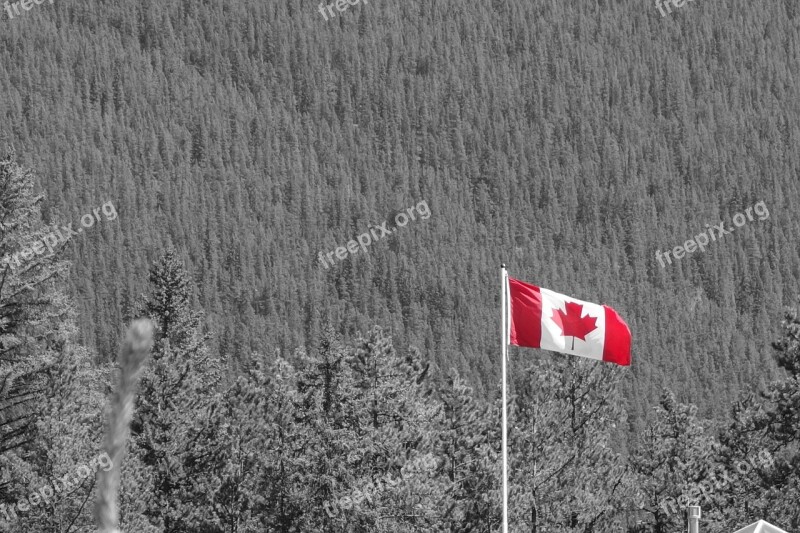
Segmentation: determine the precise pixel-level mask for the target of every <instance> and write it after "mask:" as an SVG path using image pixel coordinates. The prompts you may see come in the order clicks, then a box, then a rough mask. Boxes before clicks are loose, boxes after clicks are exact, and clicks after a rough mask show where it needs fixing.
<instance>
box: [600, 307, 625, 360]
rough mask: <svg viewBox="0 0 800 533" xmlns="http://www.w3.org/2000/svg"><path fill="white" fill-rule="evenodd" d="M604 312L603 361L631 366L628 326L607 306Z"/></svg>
mask: <svg viewBox="0 0 800 533" xmlns="http://www.w3.org/2000/svg"><path fill="white" fill-rule="evenodd" d="M603 308H604V309H605V310H606V338H605V342H604V343H603V361H605V362H607V363H616V364H618V365H622V366H630V364H631V330H630V329H629V328H628V324H626V323H625V321H624V320H622V318H621V317H620V316H619V315H618V314H617V312H616V311H614V310H613V309H611V308H610V307H609V306H607V305H604V306H603Z"/></svg>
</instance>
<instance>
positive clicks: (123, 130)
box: [0, 0, 800, 418]
mask: <svg viewBox="0 0 800 533" xmlns="http://www.w3.org/2000/svg"><path fill="white" fill-rule="evenodd" d="M797 9H798V8H797V5H796V3H795V2H794V0H785V1H776V0H769V1H767V2H765V3H762V4H759V5H758V6H754V5H753V4H752V3H750V2H744V1H743V0H704V1H702V2H694V3H692V4H689V5H688V6H686V7H684V8H681V9H680V10H675V12H674V13H672V15H670V16H669V17H666V18H664V17H661V16H660V15H659V13H658V10H657V9H655V8H654V7H653V6H652V5H650V4H648V3H643V2H634V1H630V0H625V1H597V2H528V1H522V0H508V1H503V2H500V1H492V2H477V3H471V4H464V3H463V2H459V1H456V0H444V1H443V0H431V1H426V2H418V1H412V2H385V1H380V0H373V1H370V2H369V3H368V4H360V5H357V6H353V7H350V8H349V9H348V11H347V12H344V13H341V14H340V15H339V16H338V17H336V18H334V19H331V20H329V21H327V22H326V21H325V20H324V19H323V17H322V16H321V15H320V13H319V12H318V10H317V5H316V4H315V3H313V2H310V1H297V0H290V1H285V0H270V1H269V2H254V1H251V0H244V1H240V2H204V1H192V2H190V1H167V2H156V1H154V0H145V1H142V2H135V3H130V2H125V3H123V2H118V1H92V2H88V3H87V2H71V1H61V0H59V1H58V2H55V3H54V4H52V5H51V4H50V3H44V4H43V5H37V6H35V9H32V10H31V11H29V12H24V13H23V15H22V16H20V17H17V18H14V19H13V20H9V19H7V18H3V19H2V21H1V22H2V24H1V25H0V50H2V56H3V60H2V64H0V94H1V95H2V98H0V137H1V138H2V140H3V141H5V142H6V143H8V144H10V145H13V147H14V148H15V150H16V152H17V158H18V161H19V162H20V163H21V164H23V165H24V166H27V167H31V168H32V169H33V171H34V175H35V178H36V182H37V185H38V187H40V189H41V190H42V191H43V192H44V194H45V195H46V200H45V202H44V204H43V210H42V211H43V217H44V220H45V221H47V222H52V223H59V224H66V223H67V222H71V221H77V220H78V219H79V217H80V216H81V215H83V214H85V213H90V212H91V209H93V208H94V207H96V206H99V205H101V204H102V203H103V202H107V201H113V202H114V205H115V206H116V209H117V211H118V213H119V218H118V219H117V220H116V221H113V222H103V223H102V224H98V227H96V228H94V229H93V230H91V231H89V230H87V231H86V232H85V233H83V234H82V235H80V236H77V237H75V238H73V239H72V242H70V243H69V244H68V245H67V251H66V253H67V257H68V258H70V259H72V260H73V261H74V262H73V266H72V275H71V278H70V284H71V286H70V292H71V293H72V295H73V296H74V298H75V300H76V303H77V324H78V330H79V331H80V335H81V336H82V339H83V342H84V344H86V345H87V346H90V347H92V348H95V349H96V350H97V352H98V354H99V357H100V358H101V359H102V360H110V359H112V358H113V354H114V353H115V350H116V348H115V346H116V343H117V340H118V338H119V334H120V333H121V328H122V324H124V323H125V320H124V319H126V318H130V316H132V315H131V311H130V309H133V308H134V307H135V304H136V302H137V301H139V300H140V295H141V293H143V292H145V289H146V284H147V277H146V275H145V274H144V273H145V272H146V270H147V267H148V266H149V265H150V264H151V263H152V261H153V260H155V259H156V258H157V257H159V256H160V255H161V254H162V253H163V252H164V250H166V249H167V248H168V247H169V246H174V247H175V248H176V249H177V250H178V251H179V254H180V256H181V257H182V258H183V260H184V261H185V262H186V265H187V268H188V270H189V272H191V275H192V277H193V279H194V282H195V283H196V286H197V289H198V290H197V294H198V299H197V301H196V302H195V303H196V304H197V306H198V307H199V308H202V309H203V310H204V311H205V312H206V322H207V324H208V326H209V327H210V328H211V330H212V331H213V333H214V340H213V341H212V342H213V343H214V349H213V351H214V352H215V353H218V354H219V357H220V359H221V360H222V361H224V363H225V365H226V368H227V369H228V370H227V371H228V375H232V373H233V372H234V371H235V370H236V369H238V368H241V367H242V366H243V365H244V366H247V365H249V364H250V362H251V361H253V360H254V358H255V359H258V358H260V357H261V356H262V355H263V356H266V357H267V359H271V358H273V357H274V356H276V355H284V356H286V355H288V354H290V353H292V352H293V351H294V350H296V349H297V348H300V347H305V348H307V349H309V350H310V349H314V348H315V347H316V344H317V343H318V342H319V339H320V338H321V332H322V331H323V329H324V328H325V326H326V325H331V326H332V327H333V328H334V329H335V330H336V331H339V332H341V333H343V334H344V335H345V338H346V339H350V338H353V337H354V335H355V334H356V333H357V332H364V331H367V330H368V329H369V328H370V327H371V326H373V325H375V324H380V325H383V326H384V327H385V328H387V331H389V332H391V334H392V336H393V338H394V340H395V343H396V344H397V345H398V347H400V348H401V349H405V348H406V347H407V346H409V345H413V346H417V347H419V348H420V349H421V350H422V351H423V353H424V354H425V356H426V357H427V358H429V359H430V360H433V361H435V362H436V363H438V365H439V366H440V367H442V368H450V367H453V368H455V369H457V370H459V371H460V372H461V373H462V374H464V375H465V376H467V377H468V381H469V382H470V383H471V384H473V385H474V386H475V387H476V388H477V390H478V392H479V393H480V394H482V395H485V396H488V397H493V396H494V395H496V394H497V391H498V389H497V386H498V385H497V384H498V360H499V353H498V352H499V347H498V334H497V332H498V320H499V308H498V307H499V287H498V285H499V277H498V266H499V263H500V262H501V261H504V262H506V263H507V264H508V265H509V270H510V273H511V274H512V275H513V276H515V277H517V278H520V279H524V280H528V281H531V282H533V283H536V284H539V285H542V286H545V287H549V288H552V289H553V290H557V291H563V292H568V293H569V294H571V295H573V296H575V297H578V298H583V299H586V300H590V301H598V302H603V303H607V304H609V305H612V306H613V307H614V308H615V309H617V310H618V311H619V312H620V313H621V314H622V315H623V316H624V317H625V319H626V320H627V321H628V323H629V324H630V326H631V329H632V330H633V334H634V364H633V367H632V374H633V375H632V376H631V377H629V378H628V379H626V380H624V381H623V383H622V387H623V389H624V390H625V393H626V396H627V398H628V409H629V410H631V411H632V412H633V414H634V418H636V417H638V416H639V415H642V414H643V413H645V412H649V406H651V405H654V402H656V400H657V399H658V397H659V395H660V391H661V386H662V385H665V386H669V387H671V388H672V389H673V390H675V391H676V393H677V395H678V397H679V398H680V399H684V400H692V401H696V402H698V403H699V404H700V405H701V407H702V410H703V412H705V413H706V414H708V415H716V416H721V415H723V414H724V412H725V410H726V408H727V407H726V406H727V405H729V404H730V402H731V401H732V400H733V398H734V397H735V396H736V393H737V390H738V389H740V388H743V387H751V386H756V385H759V384H763V383H765V382H766V381H768V380H769V378H771V377H772V376H773V375H774V371H775V368H776V367H775V364H774V363H773V362H772V359H771V357H770V355H769V343H770V342H771V341H772V340H774V339H775V338H776V336H777V335H778V331H779V330H778V324H779V321H780V317H781V316H782V313H783V308H784V306H785V305H787V304H789V303H791V302H793V301H794V299H795V296H796V294H797V293H798V292H800V285H799V284H798V277H800V257H798V251H797V250H798V249H797V246H795V241H796V235H797V234H798V230H799V229H800V220H798V218H797V217H796V216H794V213H795V212H796V209H795V204H796V202H797V200H798V198H800V194H798V185H797V184H798V158H799V157H800V156H799V155H798V152H797V150H796V145H797V140H798V122H799V121H798V119H799V118H800V112H799V111H800V110H799V109H798V102H800V100H799V99H798V90H797V82H798V79H800V78H798V68H800V66H799V65H800V62H798V59H800V58H799V57H798V56H800V49H799V48H798V44H799V43H798V31H797V18H796V17H797ZM423 200H424V201H426V202H427V204H428V205H429V206H430V211H431V216H430V218H429V219H428V220H425V221H421V220H417V221H415V222H411V223H410V224H409V225H408V226H406V227H405V228H402V229H399V230H398V231H397V232H396V233H395V234H394V235H392V236H391V238H386V239H385V240H384V242H377V243H374V244H373V245H372V246H371V247H370V248H369V249H368V251H367V252H366V253H363V252H362V253H360V254H356V255H354V256H353V257H348V258H347V259H346V260H343V261H337V263H336V264H335V265H334V266H333V267H331V268H330V269H325V268H323V267H322V266H321V265H320V263H319V261H318V259H317V256H318V254H319V252H323V253H327V252H328V251H330V250H334V249H335V248H336V247H338V246H342V245H346V243H347V242H348V241H349V240H351V239H353V238H355V237H356V235H358V234H361V233H363V232H365V231H367V230H368V229H369V228H370V226H371V225H377V224H380V223H382V222H383V221H384V220H389V219H390V218H391V217H393V216H394V214H395V213H397V212H398V211H402V210H404V209H405V208H408V207H410V206H414V205H416V204H417V203H418V202H420V201H423ZM759 201H763V202H764V203H765V204H766V206H767V207H768V209H769V213H770V215H771V216H770V218H768V219H767V220H764V221H759V220H756V221H753V222H749V223H748V224H747V225H746V226H745V227H743V228H741V229H738V230H737V231H736V232H734V233H733V234H731V235H726V236H725V237H724V238H721V239H720V240H719V241H718V242H714V243H711V244H710V245H709V246H708V247H707V250H706V251H705V252H704V253H694V254H691V255H690V256H688V257H686V258H683V259H681V260H673V262H672V264H671V265H667V266H666V268H662V267H661V266H660V265H659V263H658V262H657V261H656V259H655V252H656V250H669V249H671V248H673V247H674V246H678V245H681V244H683V242H684V241H685V240H686V239H689V238H691V237H692V236H693V235H696V234H698V233H701V232H703V231H705V230H706V225H707V224H717V223H718V222H720V221H725V223H726V226H731V218H732V216H733V215H734V214H735V213H737V212H743V211H744V210H745V209H746V208H748V207H751V206H753V205H754V204H756V203H757V202H759ZM254 353H257V354H261V355H259V356H254V355H253V354H254ZM539 357H540V355H539V354H537V353H535V352H529V351H524V352H523V351H519V352H517V351H512V367H511V371H512V372H522V371H523V369H524V368H527V367H528V366H530V365H532V364H535V362H536V360H537V358H539Z"/></svg>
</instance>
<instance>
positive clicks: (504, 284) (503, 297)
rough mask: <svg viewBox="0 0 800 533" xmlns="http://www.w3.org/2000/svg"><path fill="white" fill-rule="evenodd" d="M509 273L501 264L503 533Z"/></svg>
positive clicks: (505, 520)
mask: <svg viewBox="0 0 800 533" xmlns="http://www.w3.org/2000/svg"><path fill="white" fill-rule="evenodd" d="M507 291H508V274H507V272H506V265H505V263H502V264H501V265H500V306H501V311H500V315H501V316H502V319H501V320H500V323H501V325H500V339H501V342H502V344H503V350H502V353H503V533H508V421H507V419H506V359H508V327H507V325H506V320H508V318H509V317H507V316H506V315H507V311H508V306H507V305H506V292H507Z"/></svg>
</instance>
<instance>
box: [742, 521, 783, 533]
mask: <svg viewBox="0 0 800 533" xmlns="http://www.w3.org/2000/svg"><path fill="white" fill-rule="evenodd" d="M736 533H786V531H784V530H782V529H781V528H779V527H775V526H773V525H772V524H769V523H767V522H764V521H763V520H759V521H758V522H756V523H755V524H750V525H749V526H747V527H745V528H743V529H740V530H739V531H737V532H736Z"/></svg>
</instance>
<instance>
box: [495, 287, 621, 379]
mask: <svg viewBox="0 0 800 533" xmlns="http://www.w3.org/2000/svg"><path fill="white" fill-rule="evenodd" d="M508 295H509V298H508V307H509V309H508V316H509V344H513V345H515V346H525V347H528V348H541V349H543V350H552V351H554V352H561V353H567V354H572V355H579V356H581V357H588V358H590V359H597V360H600V361H605V362H607V363H616V364H618V365H622V366H629V365H630V364H631V331H630V329H628V325H627V324H626V323H625V321H623V320H622V318H620V316H619V315H618V314H617V312H616V311H614V310H613V309H611V308H610V307H608V306H606V305H598V304H593V303H590V302H584V301H582V300H577V299H575V298H570V297H569V296H564V295H563V294H559V293H557V292H553V291H550V290H547V289H543V288H541V287H537V286H535V285H530V284H528V283H523V282H522V281H519V280H516V279H514V278H511V277H509V278H508Z"/></svg>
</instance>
